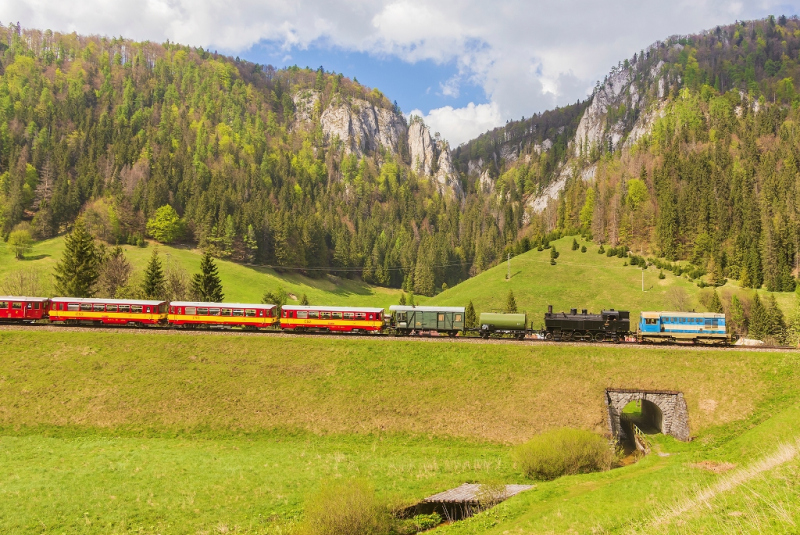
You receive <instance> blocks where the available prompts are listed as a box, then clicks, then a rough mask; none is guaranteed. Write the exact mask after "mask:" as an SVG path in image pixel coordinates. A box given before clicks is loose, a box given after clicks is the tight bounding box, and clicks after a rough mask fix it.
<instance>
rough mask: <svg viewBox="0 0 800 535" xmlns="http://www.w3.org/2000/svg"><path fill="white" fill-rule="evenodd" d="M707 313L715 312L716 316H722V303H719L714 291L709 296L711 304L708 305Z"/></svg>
mask: <svg viewBox="0 0 800 535" xmlns="http://www.w3.org/2000/svg"><path fill="white" fill-rule="evenodd" d="M708 311H709V312H716V313H717V314H722V313H723V312H724V309H723V308H722V301H720V299H719V294H718V293H717V291H716V290H714V293H713V294H711V302H709V304H708Z"/></svg>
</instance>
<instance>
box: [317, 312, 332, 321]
mask: <svg viewBox="0 0 800 535" xmlns="http://www.w3.org/2000/svg"><path fill="white" fill-rule="evenodd" d="M319 314H320V317H321V318H322V319H324V320H329V319H331V313H330V312H320V313H319Z"/></svg>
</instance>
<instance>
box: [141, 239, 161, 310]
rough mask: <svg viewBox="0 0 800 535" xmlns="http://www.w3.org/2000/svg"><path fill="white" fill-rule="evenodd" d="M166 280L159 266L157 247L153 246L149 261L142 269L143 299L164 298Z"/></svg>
mask: <svg viewBox="0 0 800 535" xmlns="http://www.w3.org/2000/svg"><path fill="white" fill-rule="evenodd" d="M166 289H167V282H166V279H165V278H164V270H163V269H162V267H161V259H160V258H159V257H158V249H156V248H153V254H152V255H150V261H149V262H148V263H147V268H146V269H145V270H144V282H142V291H143V292H144V296H145V299H158V300H161V299H164V298H165V296H166V293H167V291H166Z"/></svg>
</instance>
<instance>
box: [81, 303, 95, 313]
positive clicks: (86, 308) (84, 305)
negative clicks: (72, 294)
mask: <svg viewBox="0 0 800 535" xmlns="http://www.w3.org/2000/svg"><path fill="white" fill-rule="evenodd" d="M80 309H81V310H82V311H84V312H89V311H90V310H92V305H90V304H88V303H81V306H80Z"/></svg>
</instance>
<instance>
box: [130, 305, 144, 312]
mask: <svg viewBox="0 0 800 535" xmlns="http://www.w3.org/2000/svg"><path fill="white" fill-rule="evenodd" d="M131 312H133V313H134V314H141V313H142V305H131Z"/></svg>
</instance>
